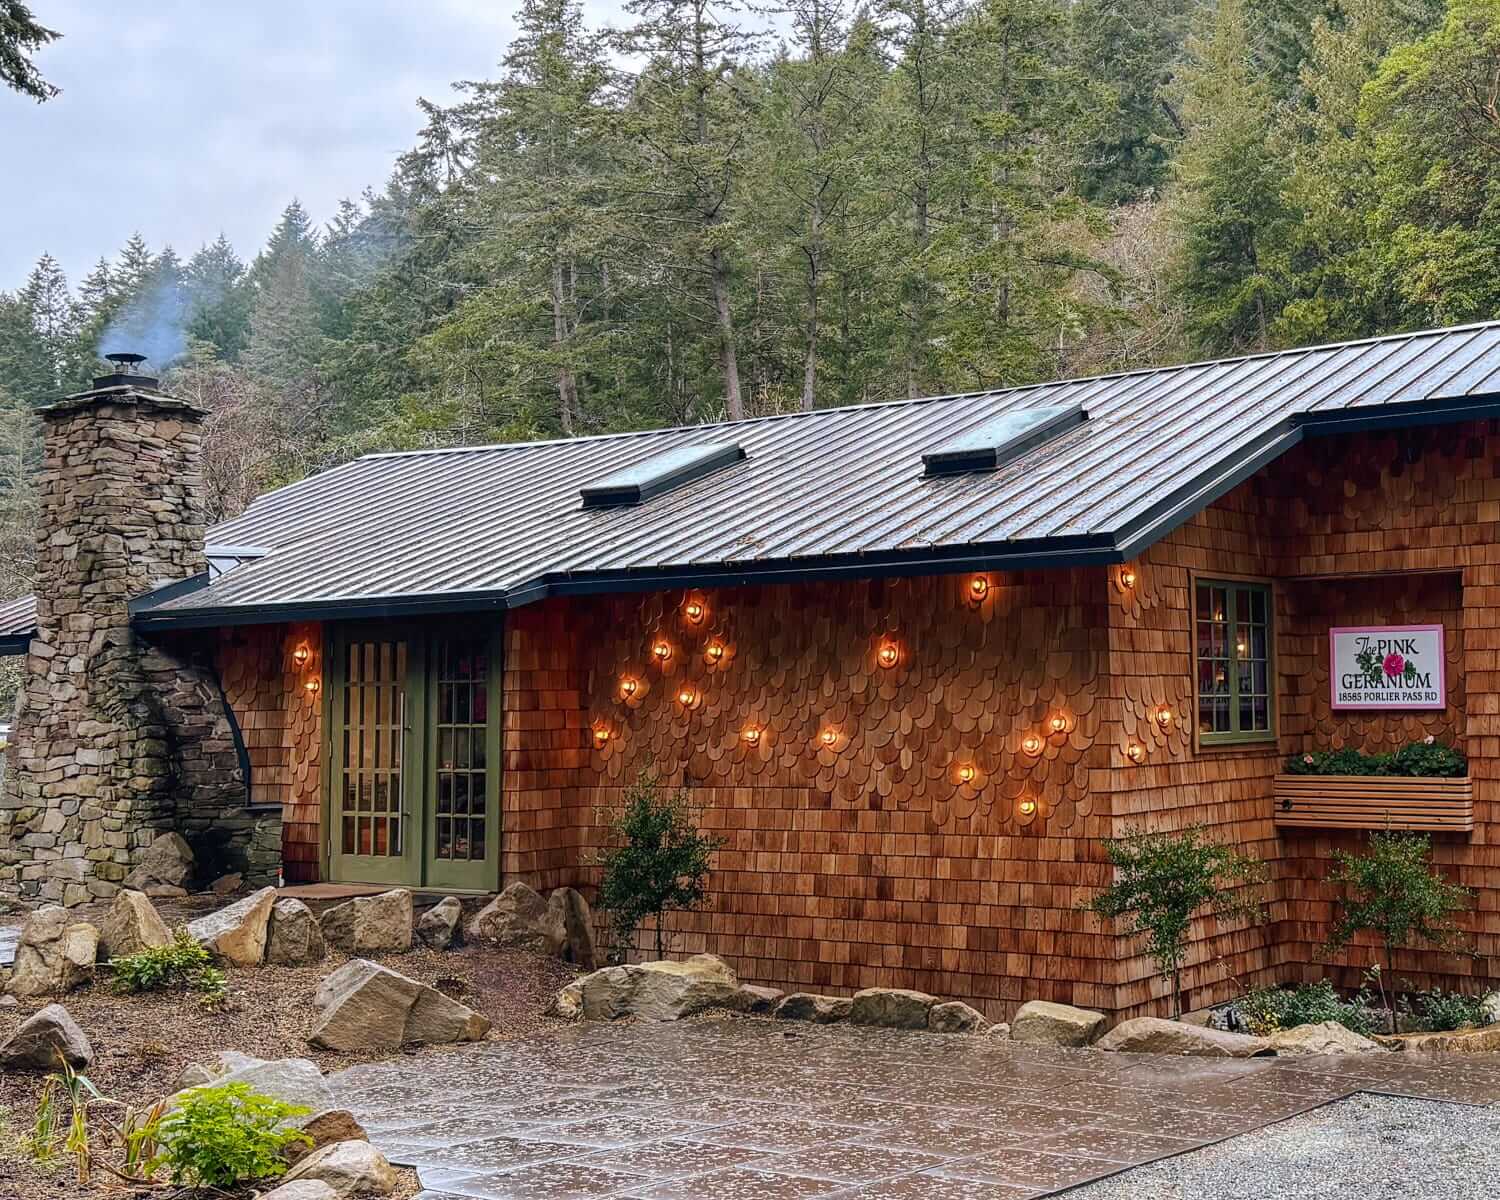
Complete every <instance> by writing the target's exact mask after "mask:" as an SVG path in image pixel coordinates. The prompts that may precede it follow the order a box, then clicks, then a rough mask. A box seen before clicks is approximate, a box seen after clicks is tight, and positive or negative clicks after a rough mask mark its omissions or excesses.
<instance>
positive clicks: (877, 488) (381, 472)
mask: <svg viewBox="0 0 1500 1200" xmlns="http://www.w3.org/2000/svg"><path fill="white" fill-rule="evenodd" d="M1497 397H1500V322H1492V323H1487V324H1481V325H1472V326H1466V327H1462V328H1457V329H1447V330H1436V331H1429V332H1423V333H1412V334H1401V335H1398V336H1393V337H1385V338H1374V339H1368V340H1364V341H1357V342H1348V343H1341V344H1338V345H1331V346H1322V347H1314V348H1310V349H1298V350H1286V351H1280V352H1274V353H1266V354H1259V355H1253V356H1249V357H1245V358H1236V359H1229V360H1222V361H1215V362H1204V363H1195V364H1189V365H1186V366H1176V367H1163V368H1157V369H1150V370H1140V371H1131V372H1125V373H1119V374H1113V375H1104V376H1096V377H1093V378H1088V379H1075V380H1066V381H1061V382H1056V383H1048V384H1040V385H1036V386H1030V387H1021V388H1012V389H1008V390H1004V391H994V392H982V393H975V394H969V395H961V396H945V397H934V398H930V399H922V400H912V401H903V402H897V403H891V404H878V405H863V406H858V407H852V408H836V409H823V410H819V411H815V412H812V413H797V414H790V415H785V416H776V417H765V418H758V419H752V420H746V421H739V422H734V423H732V424H724V425H720V426H701V425H700V426H694V427H690V428H680V429H662V430H650V431H644V432H638V433H627V434H617V435H607V436H599V437H583V438H572V439H567V440H561V441H550V442H526V443H520V444H514V445H504V446H489V447H475V448H467V449H452V450H432V451H415V452H408V453H399V454H375V455H370V456H367V457H365V458H361V459H358V460H356V461H354V462H351V463H348V464H346V465H344V466H341V467H338V468H335V469H333V470H330V471H327V472H325V473H323V474H320V475H315V476H312V477H310V478H308V479H305V480H303V481H301V482H299V483H295V484H292V485H290V486H288V487H284V488H281V489H279V490H277V491H274V492H270V493H268V494H267V495H264V496H261V497H260V498H258V499H257V500H255V501H254V503H252V504H251V505H250V507H249V508H248V509H247V510H246V511H245V512H244V513H243V514H242V515H241V516H239V517H237V518H235V519H234V520H231V521H227V522H225V523H224V524H222V525H219V526H217V527H215V528H214V529H213V530H212V531H211V540H212V541H214V542H216V543H224V544H228V545H237V546H243V545H250V546H255V547H263V548H265V549H266V550H267V551H268V553H267V554H266V555H265V557H263V558H260V559H257V560H255V561H252V562H246V563H244V564H243V565H241V566H238V567H236V568H235V569H234V570H232V571H230V572H228V573H227V574H225V575H223V576H221V577H220V578H218V579H217V580H215V581H214V582H212V583H211V584H209V585H208V586H205V587H203V588H201V589H199V590H196V591H192V592H190V593H188V594H181V589H174V594H172V595H170V596H166V595H163V596H160V597H147V598H145V599H144V600H143V601H142V602H140V603H139V604H138V605H137V606H136V608H137V611H136V620H137V622H138V624H141V625H143V626H148V627H149V626H156V625H169V624H172V625H178V624H220V623H234V622H253V621H257V620H259V621H266V620H277V619H281V618H282V617H285V616H290V615H307V616H316V615H319V614H323V615H354V614H357V613H360V612H370V613H391V614H396V613H402V612H431V611H443V610H445V609H464V608H471V609H472V608H480V607H485V606H515V605H518V604H523V603H527V602H529V601H532V600H535V599H538V598H540V597H541V596H544V595H547V594H551V593H566V592H572V591H618V590H629V589H633V588H649V587H662V586H673V585H676V584H692V583H701V584H710V583H737V582H750V581H757V580H758V581H767V580H775V579H788V578H804V577H808V576H813V575H817V576H825V577H828V576H840V575H842V576H869V575H876V574H890V573H902V574H916V573H924V572H932V571H952V570H964V569H1005V568H1010V567H1026V566H1039V565H1050V564H1062V563H1081V562H1114V561H1120V560H1122V559H1124V558H1128V557H1130V556H1132V555H1133V554H1135V553H1138V552H1139V551H1140V550H1141V549H1143V548H1144V547H1145V546H1146V545H1149V544H1150V543H1151V542H1152V541H1154V540H1156V539H1157V538H1159V537H1161V536H1163V535H1164V534H1165V533H1167V532H1169V531H1170V530H1171V529H1172V528H1175V527H1176V526H1177V525H1178V524H1180V523H1181V522H1182V521H1184V520H1186V519H1188V518H1189V517H1190V516H1191V515H1193V513H1195V512H1197V511H1198V510H1200V509H1201V508H1203V507H1204V506H1206V505H1207V504H1209V503H1211V502H1212V501H1213V500H1214V499H1216V498H1217V497H1218V496H1220V495H1222V494H1224V492H1226V491H1228V490H1229V489H1230V488H1231V487H1233V486H1234V485H1235V484H1237V483H1239V482H1240V481H1241V480H1243V479H1244V478H1246V477H1247V476H1248V475H1249V474H1251V473H1253V472H1254V471H1255V470H1257V469H1259V467H1260V466H1262V465H1264V464H1265V463H1266V462H1269V461H1270V460H1271V459H1273V458H1275V457H1276V456H1277V455H1279V454H1281V453H1284V452H1285V451H1286V450H1287V449H1289V448H1290V447H1291V446H1293V445H1295V444H1296V443H1297V442H1298V441H1300V440H1301V439H1302V438H1303V437H1305V436H1308V435H1311V434H1317V433H1320V432H1331V431H1337V430H1344V429H1350V428H1373V427H1377V426H1388V425H1393V424H1402V423H1434V422H1442V421H1455V420H1463V419H1466V418H1469V417H1474V416H1491V415H1500V402H1497ZM1064 405H1066V406H1072V405H1078V406H1081V407H1082V408H1084V409H1086V410H1087V413H1088V420H1087V421H1085V422H1083V423H1082V424H1079V425H1076V426H1074V427H1072V428H1069V429H1066V430H1065V431H1063V432H1061V433H1059V434H1058V435H1057V436H1055V437H1053V438H1051V439H1049V440H1047V441H1045V442H1043V443H1042V444H1040V445H1036V446H1033V447H1030V448H1028V449H1027V450H1026V451H1025V452H1024V453H1023V454H1021V455H1020V456H1019V457H1018V458H1016V459H1014V460H1013V461H1008V462H1006V463H1004V465H1002V466H1001V467H1000V468H999V469H998V470H994V471H990V472H985V473H977V474H968V475H956V476H948V477H936V478H933V477H924V473H923V462H922V460H923V455H924V454H926V453H928V452H931V451H935V450H938V449H940V448H941V447H942V446H944V445H945V444H947V443H950V442H952V441H953V440H954V439H955V438H957V437H961V436H962V435H963V434H964V433H966V432H968V431H971V430H975V429H977V428H978V427H979V426H982V425H984V424H985V423H987V422H990V421H993V420H994V419H996V418H997V417H1000V416H1002V415H1004V414H1007V413H1020V412H1024V411H1025V410H1029V409H1035V408H1047V407H1056V406H1064ZM711 440H722V441H732V442H735V443H738V444H739V445H740V446H741V447H743V449H744V451H745V456H746V457H745V458H744V460H743V461H740V462H738V463H735V464H733V465H731V466H728V467H725V468H724V469H722V470H719V471H716V472H714V473H712V474H710V475H707V476H705V477H703V478H700V479H696V480H693V481H692V482H689V483H687V484H686V485H684V486H682V487H679V488H676V489H674V490H672V491H670V492H668V493H666V494H663V495H660V496H656V497H654V498H652V499H650V500H648V501H646V502H645V503H643V504H640V505H638V506H633V507H624V508H606V509H597V510H590V509H586V508H585V507H584V506H583V505H582V503H581V502H580V500H579V489H580V487H581V486H583V485H585V484H587V483H589V482H590V481H592V480H597V479H600V478H602V477H605V476H608V475H610V474H613V473H616V472H619V471H621V470H625V469H628V468H630V467H632V466H634V465H636V464H639V463H641V462H643V461H644V460H646V459H648V458H651V457H652V456H655V455H660V454H661V453H663V452H664V451H668V450H672V449H675V448H678V447H682V446H688V445H694V444H699V443H702V442H704V441H711Z"/></svg>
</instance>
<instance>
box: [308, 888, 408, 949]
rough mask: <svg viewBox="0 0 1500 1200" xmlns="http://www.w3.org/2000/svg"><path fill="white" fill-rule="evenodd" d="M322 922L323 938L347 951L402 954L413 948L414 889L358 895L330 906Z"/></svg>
mask: <svg viewBox="0 0 1500 1200" xmlns="http://www.w3.org/2000/svg"><path fill="white" fill-rule="evenodd" d="M321 924H322V927H323V940H324V941H325V942H327V943H328V945H329V946H331V947H332V948H333V949H335V950H342V951H343V952H344V953H345V954H399V953H401V952H403V951H406V950H410V949H411V935H412V904H411V892H409V891H407V889H406V888H393V889H392V890H391V891H389V892H381V893H380V895H378V896H358V897H356V898H355V899H353V900H348V901H345V902H344V903H343V904H336V905H334V907H332V908H330V909H329V910H328V911H327V912H325V913H324V914H323V919H322V922H321Z"/></svg>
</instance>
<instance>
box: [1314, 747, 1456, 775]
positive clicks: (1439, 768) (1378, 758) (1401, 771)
mask: <svg viewBox="0 0 1500 1200" xmlns="http://www.w3.org/2000/svg"><path fill="white" fill-rule="evenodd" d="M1284 770H1285V772H1286V774H1288V775H1385V776H1393V775H1400V776H1406V777H1410V778H1418V779H1434V778H1448V779H1451V778H1461V777H1462V776H1464V775H1467V774H1468V773H1469V760H1468V759H1466V758H1465V757H1464V756H1463V755H1462V754H1461V753H1459V751H1457V750H1455V749H1454V748H1453V747H1452V746H1445V745H1444V744H1443V743H1442V742H1437V741H1433V742H1411V743H1409V744H1408V745H1405V746H1402V747H1401V748H1400V749H1399V750H1397V751H1395V752H1394V753H1392V754H1366V753H1365V752H1364V751H1363V750H1354V749H1351V748H1349V747H1347V746H1346V747H1344V748H1343V749H1341V750H1317V751H1314V752H1312V753H1309V754H1293V755H1292V756H1291V757H1290V758H1288V759H1287V760H1286V765H1285V768H1284Z"/></svg>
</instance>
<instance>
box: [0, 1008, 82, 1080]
mask: <svg viewBox="0 0 1500 1200" xmlns="http://www.w3.org/2000/svg"><path fill="white" fill-rule="evenodd" d="M59 1059H65V1060H66V1061H67V1063H68V1065H69V1066H70V1067H76V1068H78V1069H79V1070H82V1069H83V1068H84V1067H87V1066H88V1065H89V1064H90V1063H91V1062H93V1061H94V1048H93V1047H92V1046H91V1045H89V1039H88V1038H87V1037H86V1036H84V1032H83V1030H81V1029H80V1028H78V1023H77V1022H76V1021H74V1020H73V1018H72V1016H71V1015H69V1013H68V1010H67V1009H65V1008H64V1007H63V1006H62V1005H61V1004H49V1005H47V1007H46V1008H44V1009H42V1010H41V1011H40V1012H38V1013H37V1014H36V1015H35V1016H32V1017H30V1018H28V1019H27V1020H26V1021H23V1022H22V1023H21V1025H20V1026H19V1027H18V1028H17V1029H16V1031H15V1032H14V1033H13V1034H11V1035H10V1037H8V1038H6V1039H5V1042H4V1043H3V1044H0V1070H6V1071H55V1070H57V1068H58V1062H59Z"/></svg>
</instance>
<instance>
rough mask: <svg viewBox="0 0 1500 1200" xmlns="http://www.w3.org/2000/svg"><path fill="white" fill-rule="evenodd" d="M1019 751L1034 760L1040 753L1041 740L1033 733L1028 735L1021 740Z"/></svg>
mask: <svg viewBox="0 0 1500 1200" xmlns="http://www.w3.org/2000/svg"><path fill="white" fill-rule="evenodd" d="M1021 749H1022V750H1023V751H1025V752H1026V753H1027V754H1030V755H1031V756H1032V757H1033V758H1034V757H1036V755H1038V754H1040V753H1041V752H1042V739H1041V738H1039V737H1037V735H1036V734H1034V733H1028V734H1027V735H1026V736H1025V737H1023V738H1022V739H1021Z"/></svg>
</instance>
